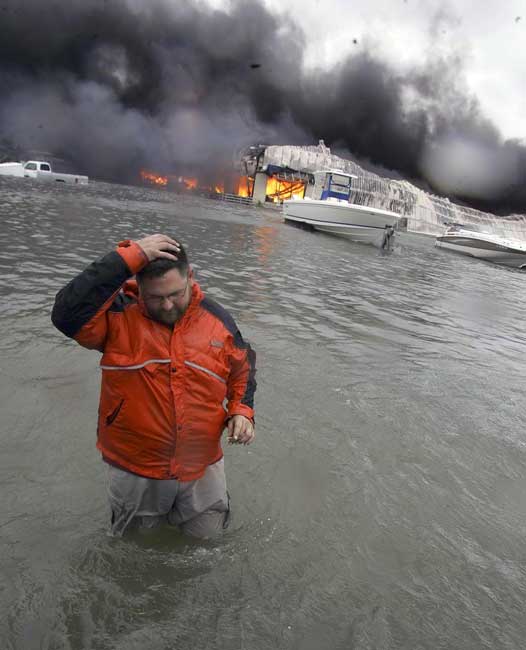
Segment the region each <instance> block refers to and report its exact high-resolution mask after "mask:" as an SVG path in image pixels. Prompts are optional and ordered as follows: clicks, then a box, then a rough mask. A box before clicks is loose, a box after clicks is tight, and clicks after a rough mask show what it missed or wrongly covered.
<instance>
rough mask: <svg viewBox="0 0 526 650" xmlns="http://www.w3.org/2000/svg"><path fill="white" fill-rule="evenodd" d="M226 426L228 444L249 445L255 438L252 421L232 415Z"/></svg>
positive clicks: (242, 416) (241, 416)
mask: <svg viewBox="0 0 526 650" xmlns="http://www.w3.org/2000/svg"><path fill="white" fill-rule="evenodd" d="M226 426H227V429H228V442H229V443H230V444H238V445H241V444H243V445H249V444H250V443H251V442H252V441H253V440H254V438H255V436H256V433H255V431H254V425H253V424H252V421H251V420H249V419H248V418H246V417H245V416H244V415H233V416H232V417H231V418H230V420H228V422H227V425H226Z"/></svg>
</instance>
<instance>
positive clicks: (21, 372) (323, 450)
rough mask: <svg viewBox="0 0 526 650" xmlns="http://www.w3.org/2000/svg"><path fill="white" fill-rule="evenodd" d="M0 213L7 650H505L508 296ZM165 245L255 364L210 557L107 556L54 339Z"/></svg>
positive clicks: (39, 202)
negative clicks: (244, 437)
mask: <svg viewBox="0 0 526 650" xmlns="http://www.w3.org/2000/svg"><path fill="white" fill-rule="evenodd" d="M0 192H1V194H2V201H1V203H0V214H1V216H2V223H3V228H2V230H1V231H0V238H1V245H2V254H1V256H0V265H1V268H0V271H1V273H0V292H1V295H2V302H3V309H2V312H1V314H0V333H1V336H0V345H1V347H2V364H1V372H2V385H1V389H0V390H1V395H2V416H1V418H2V425H3V426H2V434H1V436H0V450H1V455H0V458H1V460H0V481H1V486H2V495H3V500H2V505H3V517H2V523H1V527H0V535H1V538H0V545H1V552H0V557H1V558H2V560H1V562H2V574H3V576H4V579H3V582H2V586H1V591H0V605H1V610H2V612H3V613H4V619H3V623H2V630H1V631H0V637H1V638H2V639H3V640H4V646H5V647H6V648H9V649H15V648H16V649H18V648H20V649H24V650H27V649H29V650H30V649H32V648H53V649H54V648H119V649H120V648H122V649H124V648H126V649H127V650H129V649H134V648H137V649H139V648H140V649H141V650H142V649H143V648H154V649H157V648H173V647H174V646H176V645H177V646H179V647H183V648H185V649H189V648H206V647H220V648H240V647H245V648H251V649H258V648H261V649H263V648H265V649H266V648H269V647H276V648H298V649H300V648H301V650H304V649H310V648H312V649H314V648H316V649H318V648H321V647H327V648H342V649H343V648H358V649H373V648H375V649H378V648H390V649H391V648H400V649H402V648H403V649H406V648H415V647H418V648H429V649H430V650H431V649H433V650H434V649H435V648H436V647H451V648H453V647H455V648H480V647H508V648H519V647H521V645H522V640H523V638H524V635H525V633H526V626H525V624H524V620H523V616H522V613H521V612H522V604H523V602H524V597H525V596H526V594H525V591H526V589H525V575H524V563H523V562H522V560H523V556H524V551H523V539H524V533H525V532H526V507H525V506H524V503H525V501H524V491H525V488H526V485H525V479H524V476H525V472H524V465H525V462H524V453H525V444H524V443H525V434H524V432H523V429H524V427H523V422H522V419H521V415H520V413H521V412H520V405H522V402H523V385H524V379H523V376H524V373H523V364H522V362H521V361H522V358H523V356H524V352H525V346H526V339H525V336H524V333H523V328H522V323H523V322H524V316H525V314H524V306H523V303H522V301H521V291H522V286H523V282H524V278H523V276H522V275H521V274H520V273H518V272H514V271H512V270H509V269H505V268H499V267H494V266H491V265H488V264H484V263H481V262H477V261H473V260H469V259H464V258H459V257H456V256H454V255H448V254H447V253H444V252H443V251H438V250H435V249H434V248H433V246H432V243H433V242H432V240H430V239H427V238H420V237H414V236H405V237H404V236H401V237H400V239H399V243H398V245H397V248H396V250H395V252H394V253H393V254H392V255H390V256H387V257H380V256H379V255H378V253H377V252H376V251H375V250H373V249H371V248H368V247H366V246H359V245H354V244H351V243H349V242H345V241H342V240H338V239H335V238H331V237H327V236H322V235H313V234H311V233H306V232H303V231H301V230H297V229H294V228H290V227H288V226H286V225H284V224H283V223H282V222H281V219H280V217H279V215H278V214H277V213H274V212H269V211H266V210H255V209H254V210H249V209H247V208H244V209H241V208H237V207H231V206H225V205H224V204H219V203H217V204H216V203H213V202H209V201H205V200H201V199H197V198H188V197H185V198H184V199H183V198H181V197H177V196H175V195H169V194H166V193H162V192H157V191H154V190H143V189H137V188H127V187H115V186H110V185H104V184H96V183H94V184H92V185H90V186H88V187H86V188H69V187H52V186H48V185H39V184H37V183H32V182H30V181H28V182H27V183H26V182H23V181H19V180H18V179H0ZM163 230H166V231H169V232H170V233H172V234H175V235H177V236H180V237H181V239H182V241H183V242H184V243H185V244H187V245H188V247H189V250H190V254H191V256H192V259H193V261H194V267H195V270H196V274H197V277H198V279H199V280H200V282H201V283H202V284H203V286H204V288H205V290H207V291H208V292H209V293H210V294H211V295H212V296H213V297H215V298H217V299H218V300H220V301H221V302H223V303H224V304H225V305H226V306H228V307H229V308H230V309H231V311H232V312H233V314H234V315H235V317H236V319H237V321H238V323H239V325H240V327H241V329H242V331H243V332H244V334H245V335H246V336H247V337H248V338H249V339H250V340H251V341H252V343H253V344H254V347H255V348H256V350H257V352H258V360H259V363H258V366H259V376H258V379H259V390H258V395H257V398H258V399H257V406H258V416H257V422H258V441H257V443H256V444H255V445H254V446H252V447H251V448H246V449H245V448H243V449H238V448H228V449H226V459H227V466H228V472H229V483H230V491H231V493H232V497H233V502H234V520H233V524H232V527H231V528H230V530H229V531H228V533H227V535H226V537H225V538H224V539H223V540H221V541H220V542H215V543H205V544H199V543H194V542H191V541H188V540H184V539H181V538H180V537H177V536H174V535H173V534H172V533H171V531H168V530H163V531H156V532H154V533H150V534H149V535H137V536H135V537H132V538H127V539H123V540H114V539H111V538H108V537H106V535H105V530H106V523H107V510H106V501H105V493H104V479H105V472H104V467H103V465H102V464H101V463H100V460H99V458H98V455H97V453H96V451H95V449H94V425H95V414H96V408H97V395H98V371H97V363H98V355H97V354H95V353H90V352H88V351H85V350H82V349H81V348H79V347H78V346H76V345H75V344H74V343H71V342H66V341H65V340H63V339H62V338H61V337H60V335H58V333H56V332H55V331H54V330H53V329H52V327H51V325H50V322H49V311H50V307H51V304H52V300H53V296H54V294H55V292H56V291H57V289H58V288H59V287H60V286H62V285H63V284H64V283H65V282H66V281H67V280H68V279H69V278H70V277H71V276H72V275H73V274H74V273H75V272H76V271H77V270H80V269H81V268H83V267H84V266H85V265H86V264H87V263H88V262H90V261H91V260H92V259H94V258H96V257H98V256H99V255H101V254H103V253H104V252H105V251H107V250H109V249H110V248H111V247H112V246H113V245H114V243H115V242H116V241H118V240H120V239H123V238H126V237H129V236H138V235H140V234H143V233H147V232H151V231H163Z"/></svg>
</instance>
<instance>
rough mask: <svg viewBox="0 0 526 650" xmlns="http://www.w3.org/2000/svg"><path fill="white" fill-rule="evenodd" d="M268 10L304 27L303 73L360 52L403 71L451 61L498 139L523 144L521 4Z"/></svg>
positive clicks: (482, 0)
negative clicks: (441, 60)
mask: <svg viewBox="0 0 526 650" xmlns="http://www.w3.org/2000/svg"><path fill="white" fill-rule="evenodd" d="M210 1H211V2H212V3H213V4H215V5H216V6H218V5H222V6H224V5H225V3H224V2H221V3H219V2H218V1H216V0H210ZM266 5H267V6H268V7H269V8H272V9H273V10H275V11H277V12H280V13H283V14H284V15H285V16H286V15H289V16H293V17H294V20H296V21H297V22H298V24H299V25H300V26H301V27H302V29H303V30H304V32H305V34H306V37H307V38H306V45H307V59H306V63H307V64H308V65H313V66H319V65H321V66H332V65H334V64H335V63H337V62H338V61H339V60H341V59H342V58H343V57H344V56H345V55H346V54H348V53H349V52H350V51H351V52H352V51H356V52H357V51H359V50H360V49H362V50H363V49H364V48H366V49H368V50H369V51H371V52H374V53H375V54H376V55H381V56H382V57H383V58H385V60H387V61H389V62H390V63H391V64H395V63H396V62H398V63H397V65H399V66H400V67H401V68H404V66H412V65H415V63H422V62H425V61H430V62H432V61H434V60H436V59H437V57H445V58H446V59H453V58H455V57H456V59H457V62H456V63H455V65H456V66H457V67H458V75H459V81H460V82H461V83H464V84H465V86H466V88H467V89H468V90H469V91H471V92H472V93H473V94H474V95H475V96H476V97H477V98H478V100H479V102H480V105H481V108H482V111H483V112H484V113H485V114H486V116H487V117H488V118H490V119H491V120H492V121H493V122H494V123H495V124H496V126H497V127H498V128H499V129H500V131H501V133H502V135H503V136H504V138H520V139H525V140H526V93H525V90H526V0H455V1H454V2H453V1H450V2H447V1H446V2H442V1H438V0H266ZM353 39H356V41H357V43H353ZM458 60H459V61H460V62H461V63H460V64H459V63H458Z"/></svg>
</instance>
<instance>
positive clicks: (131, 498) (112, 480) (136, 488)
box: [108, 459, 230, 539]
mask: <svg viewBox="0 0 526 650" xmlns="http://www.w3.org/2000/svg"><path fill="white" fill-rule="evenodd" d="M108 498H109V501H110V507H111V511H112V519H111V534H112V535H115V536H121V535H122V534H123V533H124V531H125V530H126V529H127V528H130V527H134V528H136V527H141V528H155V527H157V526H159V525H161V524H163V523H168V524H171V525H173V526H179V528H180V529H181V530H182V531H183V533H185V534H187V535H191V536H192V537H199V538H201V539H205V538H208V537H214V536H217V535H219V534H221V533H222V532H223V530H224V529H225V528H226V527H227V525H228V519H229V514H230V510H229V503H228V501H229V500H228V493H227V490H226V478H225V465H224V460H223V459H221V460H219V461H217V463H214V464H213V465H209V466H208V467H207V469H206V472H205V473H204V475H203V476H202V477H201V478H200V479H197V480H196V481H188V482H182V481H177V480H175V479H166V480H159V479H151V478H145V477H144V476H137V474H131V473H130V472H126V471H124V470H122V469H118V468H117V467H114V466H113V465H108Z"/></svg>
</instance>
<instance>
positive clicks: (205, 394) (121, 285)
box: [52, 242, 256, 481]
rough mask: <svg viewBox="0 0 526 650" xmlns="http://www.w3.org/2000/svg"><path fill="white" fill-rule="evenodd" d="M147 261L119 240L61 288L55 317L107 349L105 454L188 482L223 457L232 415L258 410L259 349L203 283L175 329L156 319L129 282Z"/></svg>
mask: <svg viewBox="0 0 526 650" xmlns="http://www.w3.org/2000/svg"><path fill="white" fill-rule="evenodd" d="M146 263H147V259H146V257H145V255H144V253H143V251H142V249H141V248H140V247H139V246H138V245H137V244H135V243H132V242H122V243H121V244H120V245H119V248H118V249H117V251H116V252H112V253H109V254H108V255H106V256H105V257H103V258H102V259H101V260H99V261H97V262H94V263H93V264H91V265H90V266H89V267H88V268H87V269H86V270H85V271H83V272H82V273H81V274H80V275H78V276H77V277H76V278H74V279H73V280H72V281H71V282H70V283H69V284H68V285H67V286H66V287H64V289H62V290H61V291H60V292H59V293H58V294H57V298H56V300H55V306H54V308H53V314H52V320H53V323H54V325H55V326H56V327H57V328H58V329H59V330H61V331H62V332H63V333H64V334H66V335H67V336H70V337H71V338H74V339H75V340H76V341H77V342H78V343H79V344H80V345H82V346H84V347H86V348H91V349H96V350H99V351H101V352H102V353H103V355H102V360H101V363H100V366H101V369H102V384H101V394H100V405H99V418H98V440H97V447H98V448H99V450H100V451H101V452H102V455H103V457H104V459H105V460H106V461H108V462H110V463H113V464H116V465H118V466H120V467H122V468H123V469H126V470H129V471H131V472H134V473H136V474H140V475H142V476H147V477H150V478H156V479H166V478H177V479H179V480H181V481H191V480H194V479H197V478H200V477H201V476H202V475H203V474H204V471H205V469H206V467H207V466H208V465H210V464H212V463H214V462H216V461H217V460H219V459H220V458H221V457H222V456H223V452H222V449H221V443H220V438H221V433H222V431H223V429H224V426H225V421H226V419H227V418H228V417H230V416H232V415H236V414H240V415H244V416H246V417H248V418H253V417H254V410H253V399H254V392H255V389H256V382H255V354H254V352H253V351H252V349H251V348H250V346H249V345H248V344H247V343H245V341H244V340H243V338H242V336H241V333H240V332H239V330H238V328H237V326H236V324H235V322H234V320H233V318H232V317H231V316H230V314H229V313H228V312H227V311H226V310H225V309H223V308H222V307H221V306H220V305H219V304H217V303H216V302H214V301H212V300H210V299H209V298H207V297H205V295H204V294H203V292H202V290H201V288H200V287H199V285H198V284H197V283H194V286H193V290H192V297H191V301H190V304H189V306H188V309H187V310H186V312H185V314H184V316H183V317H182V318H181V319H180V321H178V322H177V323H176V324H175V326H174V328H173V329H170V328H169V327H167V326H166V325H163V324H161V323H158V322H157V321H154V320H152V319H151V318H149V317H148V315H147V312H146V311H145V309H144V306H143V304H142V301H141V300H140V298H139V295H138V289H137V284H136V282H135V281H134V280H130V278H131V276H132V275H134V274H135V273H136V272H138V271H139V270H140V269H141V268H142V267H143V266H145V264H146Z"/></svg>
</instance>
